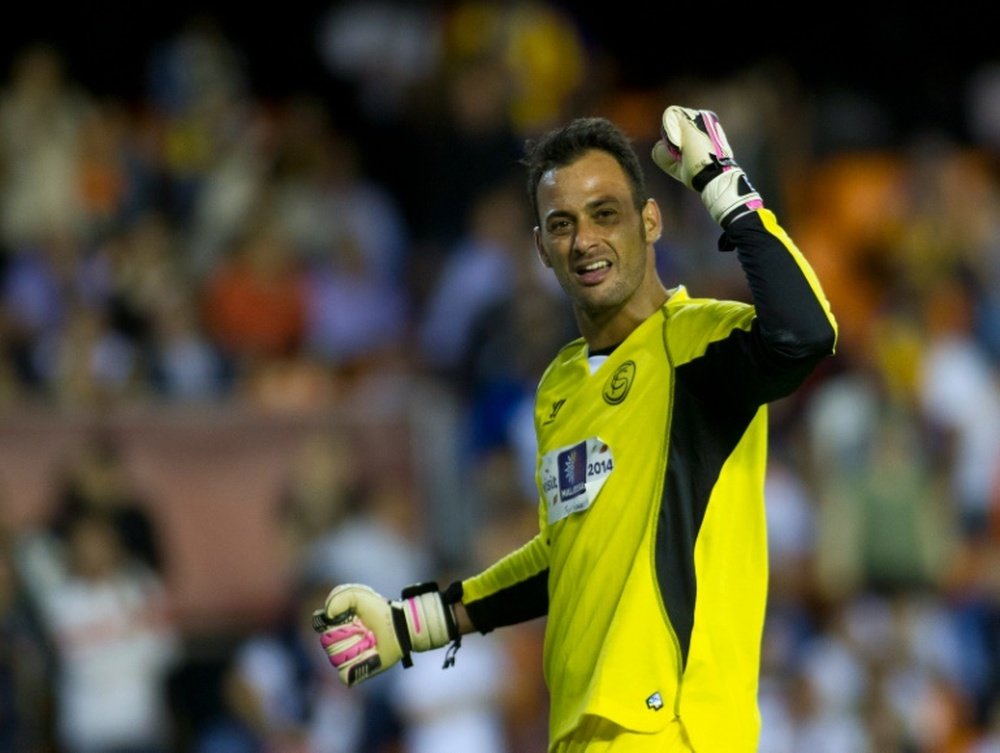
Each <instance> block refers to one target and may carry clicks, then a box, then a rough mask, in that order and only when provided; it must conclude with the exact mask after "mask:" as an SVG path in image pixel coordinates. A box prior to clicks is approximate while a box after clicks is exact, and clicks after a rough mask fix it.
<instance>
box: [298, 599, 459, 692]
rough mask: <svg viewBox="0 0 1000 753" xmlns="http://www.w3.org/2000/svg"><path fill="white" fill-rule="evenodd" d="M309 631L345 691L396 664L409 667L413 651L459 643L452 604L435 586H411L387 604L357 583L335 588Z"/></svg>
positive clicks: (318, 612)
mask: <svg viewBox="0 0 1000 753" xmlns="http://www.w3.org/2000/svg"><path fill="white" fill-rule="evenodd" d="M313 629H314V630H316V632H318V633H319V634H320V644H321V645H322V646H323V649H324V650H325V651H326V653H327V655H328V656H329V657H330V664H332V665H333V666H334V667H335V668H336V669H337V672H338V674H339V675H340V679H341V681H342V682H343V683H344V684H345V685H347V686H348V687H351V686H353V685H357V684H358V683H359V682H362V681H364V680H367V679H368V678H369V677H374V676H375V675H377V674H379V673H381V672H384V671H386V670H387V669H389V668H390V667H391V666H393V665H394V664H396V663H397V662H399V661H402V662H403V666H404V667H409V666H412V664H413V661H412V659H411V658H410V653H411V652H412V651H429V650H431V649H434V648H442V647H443V646H446V645H447V644H448V643H449V642H452V641H454V642H455V643H456V646H455V647H456V648H457V644H458V642H459V640H460V637H459V631H458V624H457V622H456V620H455V615H454V613H453V611H452V608H451V605H450V604H446V603H445V602H444V599H443V598H442V595H441V592H440V591H439V590H438V587H437V584H436V583H421V584H418V585H415V586H409V587H408V588H405V589H403V594H402V596H401V598H400V600H399V601H388V600H386V599H385V598H384V597H383V596H381V595H380V594H379V593H378V592H377V591H375V590H374V589H372V588H370V587H368V586H363V585H360V584H357V583H347V584H344V585H340V586H337V587H336V588H334V589H333V590H332V591H330V593H329V595H328V596H327V597H326V604H325V606H324V607H323V608H322V609H317V610H316V611H315V612H313ZM447 665H448V662H447V661H446V666H447Z"/></svg>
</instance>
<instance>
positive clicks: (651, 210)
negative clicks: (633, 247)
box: [642, 198, 663, 243]
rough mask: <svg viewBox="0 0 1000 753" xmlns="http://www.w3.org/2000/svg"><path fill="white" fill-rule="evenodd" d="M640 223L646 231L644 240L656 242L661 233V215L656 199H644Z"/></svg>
mask: <svg viewBox="0 0 1000 753" xmlns="http://www.w3.org/2000/svg"><path fill="white" fill-rule="evenodd" d="M642 225H643V228H644V229H645V231H646V242H647V243H656V241H658V240H660V236H661V235H663V217H662V216H661V215H660V205H659V204H657V203H656V199H652V198H650V199H646V203H645V204H643V206H642Z"/></svg>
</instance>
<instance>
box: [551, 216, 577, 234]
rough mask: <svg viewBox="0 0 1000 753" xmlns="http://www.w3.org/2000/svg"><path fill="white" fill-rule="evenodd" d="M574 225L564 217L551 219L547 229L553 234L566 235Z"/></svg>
mask: <svg viewBox="0 0 1000 753" xmlns="http://www.w3.org/2000/svg"><path fill="white" fill-rule="evenodd" d="M572 227H573V224H572V223H571V222H570V221H569V220H567V219H566V218H564V217H558V218H554V219H551V220H549V223H548V225H546V229H547V230H548V231H549V233H550V234H551V235H565V234H566V233H568V232H570V229H571V228H572Z"/></svg>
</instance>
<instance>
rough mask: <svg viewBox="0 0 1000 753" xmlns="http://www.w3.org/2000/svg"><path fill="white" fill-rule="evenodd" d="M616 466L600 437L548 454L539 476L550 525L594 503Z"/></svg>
mask: <svg viewBox="0 0 1000 753" xmlns="http://www.w3.org/2000/svg"><path fill="white" fill-rule="evenodd" d="M614 467H615V464H614V458H613V457H612V454H611V448H610V447H608V445H607V443H605V442H604V441H602V440H601V439H600V438H598V437H592V438H590V439H585V440H584V441H582V442H578V443H577V444H574V445H569V446H567V447H560V448H558V449H555V450H551V451H550V452H547V453H545V455H543V456H542V459H541V462H540V474H541V482H542V493H543V494H544V495H545V501H546V504H547V506H548V520H549V524H550V525H551V524H552V523H555V522H556V521H559V520H562V519H563V518H565V517H566V516H567V515H571V514H573V513H575V512H581V511H583V510H586V509H588V508H589V507H590V506H591V505H592V504H594V500H595V499H597V495H598V494H599V493H600V491H601V489H602V488H603V486H604V482H605V481H607V479H608V476H610V475H611V472H612V471H613V470H614Z"/></svg>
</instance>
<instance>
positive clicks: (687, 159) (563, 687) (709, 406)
mask: <svg viewBox="0 0 1000 753" xmlns="http://www.w3.org/2000/svg"><path fill="white" fill-rule="evenodd" d="M661 135H662V138H661V139H660V140H659V141H657V143H656V144H655V145H654V147H653V152H652V157H653V160H654V162H655V163H656V164H657V165H658V166H659V167H660V168H662V169H663V170H664V171H666V172H667V173H668V174H669V175H671V176H672V177H674V178H676V179H677V180H679V181H681V182H683V183H684V184H685V185H687V186H688V187H690V188H692V189H693V190H695V191H698V192H699V193H700V195H701V198H702V200H703V202H704V204H705V207H706V208H707V209H708V211H709V213H710V214H711V216H712V217H713V219H714V220H715V221H716V222H717V223H718V224H719V225H720V227H721V229H722V231H723V232H722V236H721V239H720V242H719V247H720V250H723V251H729V250H733V249H735V251H736V255H737V257H738V259H739V263H740V264H741V266H742V267H743V270H744V272H745V275H746V278H747V281H748V284H749V288H750V292H751V296H752V300H753V304H752V305H751V304H747V303H743V302H736V301H720V300H715V299H699V298H693V297H691V296H689V294H688V293H687V291H686V289H685V288H684V287H683V286H677V287H675V288H673V289H669V290H668V289H667V288H666V287H665V286H664V285H663V283H662V282H661V280H660V278H659V276H658V273H657V271H656V268H655V266H654V245H653V244H654V243H655V242H656V241H657V239H659V237H660V234H661V231H662V222H661V216H660V211H659V208H658V206H657V204H656V201H654V200H653V199H651V198H647V197H646V193H645V189H644V185H643V177H642V170H641V167H640V164H639V161H638V159H637V157H636V155H635V153H634V152H633V150H632V148H631V146H630V144H629V141H628V140H627V138H626V137H625V136H624V135H623V134H622V132H621V131H620V130H619V129H618V128H617V127H615V126H614V125H613V124H611V123H609V122H608V121H606V120H603V119H600V118H581V119H578V120H576V121H574V122H571V123H570V124H569V125H568V126H566V127H565V128H562V129H560V130H556V131H554V132H552V133H549V134H547V135H545V136H543V137H542V138H540V139H539V140H537V141H535V142H533V143H531V144H529V148H528V152H527V156H526V159H525V164H526V165H527V168H528V174H529V180H528V189H529V196H530V198H531V201H532V204H533V206H534V208H535V211H536V219H537V222H538V225H537V227H536V228H535V230H534V236H535V246H536V248H537V250H538V254H539V257H540V258H541V261H542V263H543V264H545V266H547V267H549V268H551V269H552V271H553V273H554V274H555V276H556V278H557V279H558V281H559V283H560V284H561V286H562V288H563V289H564V290H565V292H566V294H567V296H568V297H569V299H570V301H571V302H572V305H573V310H574V313H575V316H576V321H577V324H578V326H579V329H580V333H581V335H582V337H581V338H580V339H578V340H576V341H574V342H571V343H569V344H568V345H566V346H565V347H564V348H563V349H562V350H561V351H560V352H559V353H558V354H556V356H555V359H554V360H553V361H552V363H551V364H550V366H549V367H548V369H547V370H546V371H545V373H544V375H543V376H542V378H541V380H540V382H539V385H538V389H537V398H536V407H535V425H536V431H537V436H538V462H537V470H536V480H537V484H538V489H539V494H540V499H539V532H538V534H537V535H536V536H535V537H534V538H532V539H531V541H529V542H528V543H527V544H525V545H524V546H523V547H522V548H520V549H518V550H517V551H514V552H513V553H511V554H509V555H507V556H506V557H504V558H503V559H501V560H500V561H499V562H497V563H496V564H494V565H492V566H491V567H489V568H488V569H487V570H485V571H484V572H482V573H480V574H478V575H476V576H474V577H471V578H468V579H466V580H464V581H461V582H458V583H454V584H452V585H451V586H450V587H449V588H447V589H446V590H445V591H444V592H440V591H438V589H437V586H436V585H435V584H421V585H418V586H415V587H412V588H409V589H405V590H404V592H403V595H402V598H401V599H400V600H398V601H391V602H388V601H386V600H385V599H384V598H383V597H381V596H380V595H378V594H377V593H375V592H373V591H372V590H371V589H368V588H367V587H365V586H361V585H357V584H347V585H341V586H338V587H336V588H334V589H333V590H332V591H331V592H330V595H329V596H328V598H327V601H326V605H325V607H324V609H322V610H317V617H318V619H317V620H316V622H317V625H316V627H317V630H320V631H322V636H321V640H322V643H323V645H324V647H325V648H326V650H327V652H328V653H329V655H330V660H331V663H332V664H333V665H334V666H335V667H337V669H338V670H339V672H340V676H341V678H342V679H343V681H344V682H346V683H348V684H353V683H356V682H359V681H361V680H363V679H365V678H366V677H368V676H371V675H372V674H376V673H378V672H382V671H384V670H386V669H388V668H389V667H390V666H391V665H393V664H395V663H396V662H398V661H400V660H402V661H403V663H404V666H406V665H408V664H409V663H410V661H411V659H410V652H411V651H425V650H428V649H432V648H438V647H443V646H445V645H447V644H448V643H452V646H451V648H450V649H449V651H448V654H447V655H446V661H445V664H446V666H447V664H448V663H449V662H450V661H453V660H454V652H455V650H456V649H457V647H458V646H459V645H460V640H461V636H462V635H463V634H465V633H468V632H471V631H473V630H477V631H479V632H484V633H485V632H487V631H489V630H492V629H494V628H496V627H500V626H503V625H508V624H513V623H517V622H520V621H523V620H528V619H532V618H535V617H539V616H542V615H547V623H546V634H545V645H544V662H543V663H544V671H545V678H546V682H547V684H548V687H549V692H550V695H551V708H550V743H549V749H550V751H553V752H558V753H564V752H569V751H584V750H586V751H588V752H592V751H614V752H615V753H620V752H622V751H639V750H641V751H648V750H657V751H697V752H698V753H705V752H706V751H711V752H714V751H725V753H740V752H741V751H748V752H749V751H755V750H756V748H757V741H758V736H759V730H760V717H759V712H758V710H757V700H756V695H757V679H758V672H759V658H760V653H759V646H760V638H761V631H762V629H763V622H764V611H765V602H766V591H767V542H766V535H765V514H764V499H763V486H764V471H765V465H766V449H767V434H766V421H767V408H766V404H767V403H768V402H771V401H773V400H776V399H777V398H780V397H783V396H785V395H788V394H789V393H790V392H792V391H793V390H795V389H796V388H797V387H798V386H799V385H800V384H801V383H802V382H803V380H804V379H805V378H806V377H807V376H808V375H809V373H810V372H811V371H812V370H813V369H814V368H815V366H816V365H817V364H818V363H819V361H821V360H822V359H823V358H825V357H826V356H828V355H830V354H832V353H833V350H834V347H835V343H836V335H837V330H836V324H835V321H834V319H833V317H832V315H831V313H830V310H829V306H828V303H827V301H826V298H825V296H824V295H823V293H822V291H821V289H820V286H819V283H818V281H817V280H816V277H815V275H814V273H813V271H812V270H811V268H810V267H809V265H808V263H807V262H806V260H805V259H804V258H803V256H802V255H801V253H800V252H799V251H798V249H797V248H796V247H795V245H794V244H793V242H792V241H791V239H790V238H789V237H788V236H787V235H786V233H785V232H784V230H783V229H782V228H781V227H780V226H779V225H778V224H777V221H776V220H775V217H774V215H773V213H772V212H770V211H769V210H768V209H766V208H764V206H763V202H762V200H761V197H760V195H759V194H758V193H757V192H756V191H755V190H754V189H753V187H752V186H751V185H750V183H749V181H748V180H747V178H746V175H745V174H744V173H743V171H742V170H741V169H740V168H739V166H738V165H737V164H736V163H735V161H734V160H733V157H732V152H731V149H730V146H729V144H728V141H727V139H726V137H725V134H724V132H723V130H722V128H721V127H720V125H719V122H718V120H717V118H716V117H715V115H714V113H712V112H710V111H707V110H693V109H689V108H683V107H677V106H671V107H668V108H667V109H666V110H665V111H664V113H663V117H662V130H661Z"/></svg>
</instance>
